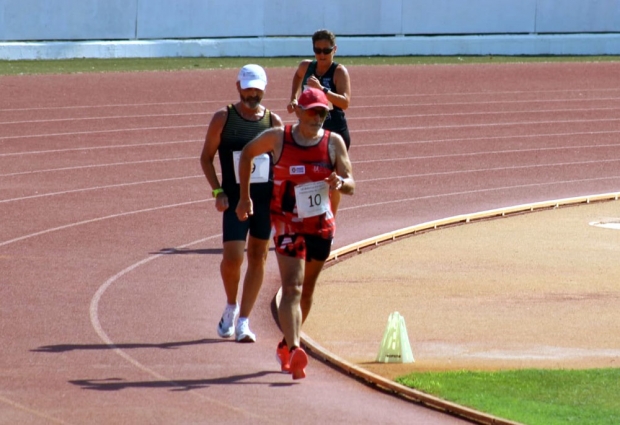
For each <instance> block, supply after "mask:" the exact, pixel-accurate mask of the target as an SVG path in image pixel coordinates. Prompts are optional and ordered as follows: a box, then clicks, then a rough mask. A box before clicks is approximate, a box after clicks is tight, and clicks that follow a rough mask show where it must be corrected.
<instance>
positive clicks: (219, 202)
mask: <svg viewBox="0 0 620 425" xmlns="http://www.w3.org/2000/svg"><path fill="white" fill-rule="evenodd" d="M228 206H229V205H228V196H226V194H225V193H220V194H219V195H217V197H216V198H215V209H216V210H218V211H219V212H224V211H226V210H227V209H228Z"/></svg>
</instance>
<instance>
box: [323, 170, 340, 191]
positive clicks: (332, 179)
mask: <svg viewBox="0 0 620 425" xmlns="http://www.w3.org/2000/svg"><path fill="white" fill-rule="evenodd" d="M325 181H326V182H327V184H328V185H329V189H330V190H339V189H340V188H341V187H342V185H343V184H344V179H343V178H342V177H340V176H339V175H338V174H336V172H335V171H332V173H331V174H330V175H329V177H326V178H325Z"/></svg>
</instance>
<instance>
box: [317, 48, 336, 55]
mask: <svg viewBox="0 0 620 425" xmlns="http://www.w3.org/2000/svg"><path fill="white" fill-rule="evenodd" d="M313 50H314V54H315V55H318V54H321V53H323V54H324V55H329V54H330V53H331V52H333V51H334V48H333V47H324V48H322V49H321V48H320V47H314V48H313Z"/></svg>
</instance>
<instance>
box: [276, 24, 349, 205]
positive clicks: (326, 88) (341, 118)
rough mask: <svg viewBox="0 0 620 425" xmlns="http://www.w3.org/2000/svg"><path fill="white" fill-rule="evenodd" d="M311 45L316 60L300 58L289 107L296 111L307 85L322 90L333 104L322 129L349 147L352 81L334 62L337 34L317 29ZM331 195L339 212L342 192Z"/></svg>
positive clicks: (333, 203)
mask: <svg viewBox="0 0 620 425" xmlns="http://www.w3.org/2000/svg"><path fill="white" fill-rule="evenodd" d="M312 48H313V50H314V57H315V59H314V60H309V59H305V60H303V61H301V63H300V64H299V66H298V67H297V71H295V75H293V83H292V86H291V98H290V102H289V104H288V105H287V110H288V112H289V113H292V112H293V111H294V110H295V107H296V105H297V96H299V94H300V93H301V92H302V91H303V90H304V89H306V88H307V87H312V88H315V89H319V90H322V91H323V92H324V93H325V95H326V96H327V100H328V101H329V106H330V111H329V114H328V115H327V118H326V119H325V121H324V122H323V128H324V129H326V130H329V131H331V132H334V133H338V134H339V135H340V136H342V138H343V139H344V143H345V145H346V147H347V150H349V146H350V145H351V137H350V135H349V128H348V125H347V120H346V118H345V113H344V111H345V110H346V109H347V108H348V107H349V102H350V101H351V80H350V78H349V72H348V71H347V69H346V68H345V67H344V65H342V64H339V63H337V62H334V56H335V54H336V51H337V50H338V46H337V45H336V36H335V35H334V33H333V32H331V31H328V30H325V29H322V30H318V31H317V32H315V33H314V34H313V35H312ZM332 196H333V197H332V208H333V211H334V214H336V212H337V211H338V206H339V204H340V193H338V192H335V193H333V194H332Z"/></svg>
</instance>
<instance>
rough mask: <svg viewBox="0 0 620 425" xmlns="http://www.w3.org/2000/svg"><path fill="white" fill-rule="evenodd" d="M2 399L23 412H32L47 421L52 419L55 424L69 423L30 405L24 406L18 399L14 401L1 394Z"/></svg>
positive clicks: (63, 424) (67, 424)
mask: <svg viewBox="0 0 620 425" xmlns="http://www.w3.org/2000/svg"><path fill="white" fill-rule="evenodd" d="M0 401H1V402H3V403H4V404H8V405H9V406H11V407H14V408H15V409H17V410H21V411H23V412H26V413H30V414H31V415H34V416H38V417H39V418H42V419H45V420H46V421H50V422H53V423H55V424H62V425H69V422H65V421H63V420H61V419H56V418H53V417H51V416H50V415H46V414H45V413H43V412H39V411H37V410H34V409H32V408H30V407H28V406H24V405H23V404H21V403H18V402H16V401H13V400H11V399H8V398H6V397H3V396H1V395H0Z"/></svg>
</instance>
